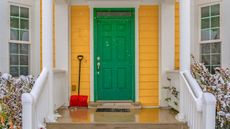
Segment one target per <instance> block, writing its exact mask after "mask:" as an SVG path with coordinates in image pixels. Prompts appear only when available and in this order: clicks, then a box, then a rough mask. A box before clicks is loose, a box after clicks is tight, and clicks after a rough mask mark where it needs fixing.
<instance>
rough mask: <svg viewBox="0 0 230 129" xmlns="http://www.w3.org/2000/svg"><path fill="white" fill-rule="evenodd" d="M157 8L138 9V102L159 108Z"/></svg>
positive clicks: (141, 7) (142, 7)
mask: <svg viewBox="0 0 230 129" xmlns="http://www.w3.org/2000/svg"><path fill="white" fill-rule="evenodd" d="M158 14H159V12H158V6H140V9H139V55H140V59H139V61H140V62H139V63H140V66H139V67H140V78H139V79H140V82H139V84H140V91H139V94H140V102H141V103H142V104H143V106H159V86H158V85H159V81H158V80H159V76H158V70H159V67H158V63H159V59H158V53H159V51H158V45H159V43H158V42H159V41H158V36H159V35H158V24H159V23H158V22H159V21H158Z"/></svg>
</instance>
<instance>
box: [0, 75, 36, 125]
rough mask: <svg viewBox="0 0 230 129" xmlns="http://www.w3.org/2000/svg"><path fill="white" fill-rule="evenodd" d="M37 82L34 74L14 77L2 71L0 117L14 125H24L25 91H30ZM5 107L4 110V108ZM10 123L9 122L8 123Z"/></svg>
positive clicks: (0, 80)
mask: <svg viewBox="0 0 230 129" xmlns="http://www.w3.org/2000/svg"><path fill="white" fill-rule="evenodd" d="M34 83H35V79H34V77H33V76H31V75H30V76H20V77H18V78H14V77H12V76H11V75H10V74H1V73H0V109H1V110H0V118H1V119H5V120H7V121H8V122H10V123H13V125H14V127H17V128H18V127H21V125H22V102H21V96H22V94H23V93H29V92H30V91H31V89H32V87H33V85H34ZM3 109H4V110H3ZM7 124H9V123H7Z"/></svg>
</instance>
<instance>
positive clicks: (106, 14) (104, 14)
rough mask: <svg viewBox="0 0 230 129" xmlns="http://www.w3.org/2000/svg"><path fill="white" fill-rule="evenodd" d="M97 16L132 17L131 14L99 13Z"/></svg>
mask: <svg viewBox="0 0 230 129" xmlns="http://www.w3.org/2000/svg"><path fill="white" fill-rule="evenodd" d="M97 16H132V13H131V12H97Z"/></svg>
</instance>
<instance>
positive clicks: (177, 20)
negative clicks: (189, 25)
mask: <svg viewBox="0 0 230 129" xmlns="http://www.w3.org/2000/svg"><path fill="white" fill-rule="evenodd" d="M179 23H180V18H179V3H178V2H176V4H175V69H176V70H178V69H179V68H180V26H179V25H180V24H179Z"/></svg>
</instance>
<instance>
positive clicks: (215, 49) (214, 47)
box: [211, 43, 221, 53]
mask: <svg viewBox="0 0 230 129" xmlns="http://www.w3.org/2000/svg"><path fill="white" fill-rule="evenodd" d="M211 48H212V49H211V50H212V51H211V52H212V53H221V44H220V43H213V44H212V47H211Z"/></svg>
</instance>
